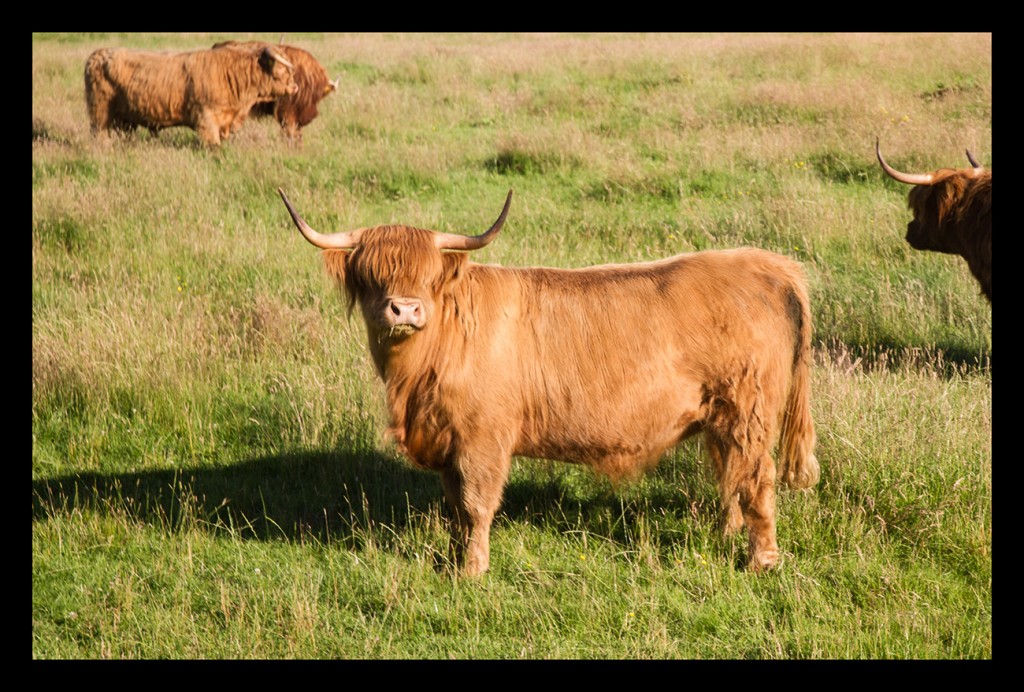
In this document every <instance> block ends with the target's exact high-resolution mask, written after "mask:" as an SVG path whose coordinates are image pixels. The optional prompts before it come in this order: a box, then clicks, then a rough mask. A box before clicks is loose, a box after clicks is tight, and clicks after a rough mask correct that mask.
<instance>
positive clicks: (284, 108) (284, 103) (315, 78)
mask: <svg viewBox="0 0 1024 692" xmlns="http://www.w3.org/2000/svg"><path fill="white" fill-rule="evenodd" d="M232 46H237V47H243V48H244V47H249V48H255V47H263V46H271V47H273V48H274V49H275V50H278V51H280V52H281V53H283V54H284V56H285V58H287V59H288V61H289V62H290V63H291V64H292V65H294V66H295V83H296V84H297V85H298V90H297V91H296V92H295V93H294V94H285V95H283V96H279V97H277V98H276V99H274V100H273V101H265V102H263V103H258V104H256V105H255V106H253V108H252V110H251V111H250V114H251V115H253V116H255V117H266V116H272V117H273V118H274V119H275V120H277V122H278V124H279V125H280V126H281V132H282V134H284V136H285V137H287V138H288V139H289V140H290V141H292V142H293V143H295V144H299V145H301V144H302V128H304V127H305V126H306V125H308V124H310V123H311V122H313V119H314V118H316V116H317V115H319V110H317V106H318V105H319V103H320V101H321V100H323V99H324V98H325V97H326V96H327V95H328V94H330V93H331V92H333V91H336V90H337V88H338V80H331V78H330V76H329V75H328V74H327V70H325V69H324V66H323V65H321V64H320V63H319V62H317V60H316V58H314V57H313V56H312V55H311V54H310V53H308V52H307V51H304V50H302V49H301V48H296V47H295V46H289V45H285V44H283V43H281V44H278V45H276V46H274V45H272V44H268V43H262V42H259V41H245V42H238V41H222V42H221V43H216V44H214V46H213V47H214V48H224V47H232ZM240 126H241V122H239V123H237V125H236V128H237V127H240Z"/></svg>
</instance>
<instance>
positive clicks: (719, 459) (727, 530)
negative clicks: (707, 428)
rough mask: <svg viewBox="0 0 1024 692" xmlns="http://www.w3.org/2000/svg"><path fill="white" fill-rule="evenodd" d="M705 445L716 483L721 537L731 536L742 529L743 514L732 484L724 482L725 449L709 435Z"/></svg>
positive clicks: (737, 494)
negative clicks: (719, 504)
mask: <svg viewBox="0 0 1024 692" xmlns="http://www.w3.org/2000/svg"><path fill="white" fill-rule="evenodd" d="M707 445H708V455H709V456H710V457H711V461H712V464H713V466H714V470H715V479H716V480H717V481H718V491H719V497H720V502H721V519H720V524H721V529H722V535H723V536H732V535H733V534H735V533H736V532H738V531H739V530H740V529H742V528H743V512H742V510H740V497H739V493H738V492H736V489H735V488H734V487H733V486H734V484H732V483H726V482H725V481H726V475H725V472H726V461H727V458H728V452H727V447H726V446H725V445H723V444H721V443H720V442H718V441H717V440H716V439H714V438H712V437H711V436H710V435H709V436H708V439H707Z"/></svg>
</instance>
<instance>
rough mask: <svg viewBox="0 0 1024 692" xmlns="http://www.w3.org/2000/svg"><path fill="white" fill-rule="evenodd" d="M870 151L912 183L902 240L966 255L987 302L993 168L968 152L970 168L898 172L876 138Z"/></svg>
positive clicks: (893, 172) (894, 175)
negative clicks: (985, 166) (887, 160)
mask: <svg viewBox="0 0 1024 692" xmlns="http://www.w3.org/2000/svg"><path fill="white" fill-rule="evenodd" d="M875 154H876V155H877V156H878V162H879V163H880V164H881V165H882V170H884V171H885V172H886V173H887V174H888V175H889V176H891V177H892V178H895V179H896V180H898V181H900V182H901V183H906V184H908V185H914V186H915V187H914V189H912V190H911V191H910V194H909V196H908V198H907V204H908V206H909V207H910V209H911V211H913V212H914V218H913V219H912V220H911V221H910V223H908V224H907V242H908V243H910V246H911V247H912V248H914V249H916V250H933V251H935V252H945V253H949V254H952V255H960V256H961V257H963V258H964V259H965V260H967V266H968V268H970V270H971V273H972V274H973V275H974V278H975V279H977V280H978V283H979V284H980V285H981V292H982V293H984V294H985V297H986V298H988V302H990V303H991V302H992V171H991V170H988V169H986V168H984V167H983V166H982V165H981V164H979V163H978V162H977V161H976V160H975V159H974V157H973V156H971V152H970V151H968V152H967V160H968V161H969V162H970V164H971V168H964V169H955V168H940V169H938V170H937V171H935V172H933V173H901V172H899V171H897V170H895V169H894V168H893V167H892V166H890V165H889V164H887V163H886V162H885V159H883V158H882V151H881V149H880V147H879V144H878V140H875Z"/></svg>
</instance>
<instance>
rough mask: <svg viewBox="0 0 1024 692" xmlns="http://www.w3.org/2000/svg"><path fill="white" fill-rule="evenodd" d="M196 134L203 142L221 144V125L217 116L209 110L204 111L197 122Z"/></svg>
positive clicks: (209, 144)
mask: <svg viewBox="0 0 1024 692" xmlns="http://www.w3.org/2000/svg"><path fill="white" fill-rule="evenodd" d="M195 130H196V134H198V135H199V139H200V140H201V141H202V142H203V144H205V145H207V146H211V147H215V146H217V145H219V144H220V139H221V137H220V134H221V126H220V122H218V120H217V118H216V117H215V116H214V114H213V113H212V112H210V111H209V110H206V111H203V113H202V114H201V115H200V116H199V121H198V122H197V123H196V127H195Z"/></svg>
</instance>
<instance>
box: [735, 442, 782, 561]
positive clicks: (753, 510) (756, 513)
mask: <svg viewBox="0 0 1024 692" xmlns="http://www.w3.org/2000/svg"><path fill="white" fill-rule="evenodd" d="M739 491H740V492H739V499H740V509H742V511H743V521H744V523H745V524H746V525H747V539H748V540H749V544H750V545H749V547H750V562H749V563H748V566H749V567H750V569H751V570H753V571H755V572H759V571H761V570H763V569H768V568H770V567H774V566H775V564H776V563H777V562H778V561H779V546H778V544H777V543H776V542H775V462H773V461H772V458H771V455H769V454H768V452H762V453H761V455H760V456H759V457H758V458H757V460H756V461H755V462H754V469H753V473H752V474H750V475H748V476H747V477H746V478H745V479H743V480H742V481H741V482H740V484H739Z"/></svg>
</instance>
